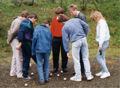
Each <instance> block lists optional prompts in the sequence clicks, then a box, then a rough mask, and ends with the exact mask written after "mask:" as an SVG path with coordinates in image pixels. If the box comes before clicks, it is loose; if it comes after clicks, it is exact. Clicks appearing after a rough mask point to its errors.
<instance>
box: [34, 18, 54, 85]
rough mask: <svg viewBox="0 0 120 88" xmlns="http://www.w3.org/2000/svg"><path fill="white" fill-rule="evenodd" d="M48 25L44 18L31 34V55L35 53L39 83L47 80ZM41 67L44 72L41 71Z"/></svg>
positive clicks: (49, 49) (50, 43) (49, 32)
mask: <svg viewBox="0 0 120 88" xmlns="http://www.w3.org/2000/svg"><path fill="white" fill-rule="evenodd" d="M49 25H50V22H49V21H48V20H44V22H43V23H42V24H41V25H38V26H36V28H35V31H34V34H33V41H32V55H35V54H36V59H37V70H38V74H39V78H40V84H44V83H45V82H48V77H49V56H50V52H51V46H52V33H51V31H50V30H49V28H48V27H49ZM43 59H44V60H43ZM43 61H44V62H43ZM43 63H44V64H43ZM43 65H44V66H43ZM43 67H44V68H43ZM43 69H44V71H45V74H44V73H43Z"/></svg>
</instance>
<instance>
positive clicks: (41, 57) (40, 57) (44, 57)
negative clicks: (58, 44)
mask: <svg viewBox="0 0 120 88" xmlns="http://www.w3.org/2000/svg"><path fill="white" fill-rule="evenodd" d="M49 56H50V53H36V59H37V70H38V74H39V78H40V82H42V83H44V82H45V80H48V78H49ZM43 62H44V63H43ZM43 65H44V66H43ZM43 70H44V71H45V74H44V71H43Z"/></svg>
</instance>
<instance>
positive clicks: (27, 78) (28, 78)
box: [24, 76, 32, 80]
mask: <svg viewBox="0 0 120 88" xmlns="http://www.w3.org/2000/svg"><path fill="white" fill-rule="evenodd" d="M24 79H26V80H31V79H32V78H31V77H30V76H28V77H26V78H24Z"/></svg>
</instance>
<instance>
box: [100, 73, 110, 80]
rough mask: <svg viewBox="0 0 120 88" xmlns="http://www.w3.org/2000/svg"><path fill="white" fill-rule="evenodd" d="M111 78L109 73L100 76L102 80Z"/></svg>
mask: <svg viewBox="0 0 120 88" xmlns="http://www.w3.org/2000/svg"><path fill="white" fill-rule="evenodd" d="M109 76H110V73H109V72H104V73H103V74H102V75H101V76H100V78H101V79H104V78H107V77H109Z"/></svg>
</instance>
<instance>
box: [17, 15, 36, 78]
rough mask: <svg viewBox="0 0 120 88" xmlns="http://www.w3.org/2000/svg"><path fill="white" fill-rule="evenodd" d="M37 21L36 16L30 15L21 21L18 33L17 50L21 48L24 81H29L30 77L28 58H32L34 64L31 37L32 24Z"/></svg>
mask: <svg viewBox="0 0 120 88" xmlns="http://www.w3.org/2000/svg"><path fill="white" fill-rule="evenodd" d="M36 20H37V15H36V14H30V15H29V16H28V19H26V20H24V21H22V23H21V25H20V28H19V32H18V40H19V42H20V44H19V45H18V49H19V48H20V47H21V48H22V54H23V67H22V72H23V78H25V79H31V77H29V76H28V69H29V63H30V58H31V57H32V58H33V59H34V61H35V62H36V57H35V56H32V53H31V52H32V37H33V31H34V28H33V24H34V23H35V22H36Z"/></svg>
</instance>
